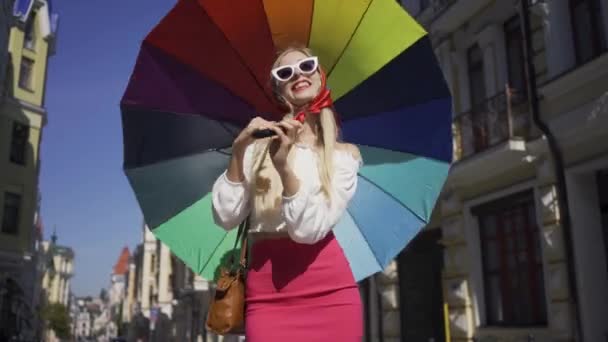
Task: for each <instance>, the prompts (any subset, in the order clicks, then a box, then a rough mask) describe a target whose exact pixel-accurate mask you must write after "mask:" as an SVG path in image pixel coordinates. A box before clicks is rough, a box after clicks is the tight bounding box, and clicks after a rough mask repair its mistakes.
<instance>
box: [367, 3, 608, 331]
mask: <svg viewBox="0 0 608 342" xmlns="http://www.w3.org/2000/svg"><path fill="white" fill-rule="evenodd" d="M532 3H533V5H531V6H529V8H527V9H526V8H525V7H527V6H524V4H522V3H521V2H518V1H497V0H445V1H443V0H441V1H428V0H427V1H423V0H410V1H408V0H405V1H402V4H403V5H404V6H405V7H406V8H407V9H408V10H409V11H410V13H411V14H412V15H414V16H415V17H416V18H417V19H418V20H419V21H420V22H421V23H422V24H423V25H424V26H425V27H426V28H427V30H428V31H429V32H430V34H431V37H432V39H433V43H434V47H435V51H436V55H437V57H438V59H439V61H440V63H441V66H442V69H443V71H444V75H445V77H446V80H447V81H448V83H449V85H450V88H451V90H452V92H453V95H454V100H453V108H454V125H453V132H454V160H455V163H454V166H453V168H452V170H451V173H450V176H449V178H448V181H447V184H446V186H445V188H444V192H443V194H442V197H441V201H440V203H439V204H438V206H437V208H436V210H435V215H434V219H433V221H432V223H431V224H429V226H428V227H427V229H426V230H424V231H423V232H422V233H421V234H420V235H419V236H418V237H417V238H416V239H415V240H414V241H412V243H411V244H410V246H408V248H407V249H406V250H405V251H404V252H403V253H402V254H401V255H400V256H399V258H397V260H396V262H395V263H394V264H393V265H392V266H391V267H389V269H388V270H387V271H386V272H385V274H383V275H381V276H379V277H376V278H375V279H374V281H371V282H367V283H366V286H369V285H370V283H371V285H376V287H377V291H371V295H368V297H370V299H371V300H370V301H368V302H369V303H371V304H370V310H376V312H383V313H384V314H383V315H381V318H380V319H379V320H374V319H373V315H372V316H371V318H372V319H370V324H368V331H369V336H368V340H370V341H374V340H378V337H379V336H380V335H382V336H383V337H384V341H400V340H401V341H430V340H433V341H444V340H449V341H537V342H538V341H590V342H594V341H605V340H606V339H607V338H608V324H606V317H608V267H607V264H608V259H607V257H608V256H607V254H608V252H607V251H608V248H607V246H608V185H607V184H608V176H607V175H608V171H607V170H608V143H606V142H607V141H608V105H607V103H608V54H606V53H605V52H606V50H607V44H606V42H607V40H606V37H608V24H607V22H608V20H607V19H608V1H606V0H546V1H532ZM526 4H527V3H526ZM527 22H529V23H530V25H529V30H528V29H525V28H528V25H526V23H527ZM528 43H529V45H528ZM528 51H530V53H529V55H530V59H528V58H527V56H528ZM528 61H530V62H531V63H529V64H528ZM528 75H531V77H528ZM364 293H366V292H365V291H364ZM375 293H379V294H381V295H380V296H376V295H375ZM375 297H377V298H375Z"/></svg>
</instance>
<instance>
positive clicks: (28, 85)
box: [18, 56, 36, 91]
mask: <svg viewBox="0 0 608 342" xmlns="http://www.w3.org/2000/svg"><path fill="white" fill-rule="evenodd" d="M26 64H27V70H29V74H28V75H29V77H28V79H27V81H25V80H24V77H23V76H24V74H23V72H24V67H25V66H26ZM35 65H36V62H35V61H34V60H33V59H31V58H28V57H25V56H23V57H21V64H20V66H19V80H18V84H19V88H21V89H24V90H27V91H33V90H34V69H35Z"/></svg>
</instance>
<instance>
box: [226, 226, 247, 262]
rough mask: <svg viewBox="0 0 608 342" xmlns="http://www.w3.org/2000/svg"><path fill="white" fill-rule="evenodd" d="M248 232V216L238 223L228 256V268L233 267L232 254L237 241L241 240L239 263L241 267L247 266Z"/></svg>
mask: <svg viewBox="0 0 608 342" xmlns="http://www.w3.org/2000/svg"><path fill="white" fill-rule="evenodd" d="M248 233H249V216H247V218H245V220H243V222H241V224H240V225H239V230H238V232H237V234H236V239H235V240H234V246H233V247H232V253H231V256H230V268H231V269H232V268H233V267H234V254H235V252H236V247H237V246H238V243H239V241H241V253H240V257H239V264H240V266H241V267H243V268H245V267H247V244H248V242H247V235H248Z"/></svg>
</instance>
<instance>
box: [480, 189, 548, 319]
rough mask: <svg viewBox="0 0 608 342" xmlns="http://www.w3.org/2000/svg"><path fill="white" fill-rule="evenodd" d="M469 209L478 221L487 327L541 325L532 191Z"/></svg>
mask: <svg viewBox="0 0 608 342" xmlns="http://www.w3.org/2000/svg"><path fill="white" fill-rule="evenodd" d="M473 211H474V214H475V216H477V218H478V220H479V230H480V232H479V233H480V234H479V235H480V241H481V252H482V268H483V282H484V291H485V302H486V317H487V318H486V321H487V325H493V326H533V325H545V324H546V322H547V312H546V302H545V292H544V291H545V288H544V279H543V266H542V259H541V249H540V239H539V230H538V227H537V225H536V214H535V207H534V195H533V193H532V192H531V191H527V192H524V193H520V194H516V195H513V196H510V197H508V198H505V199H501V200H499V201H496V202H492V203H489V204H484V205H483V206H480V207H477V208H475V209H474V210H473Z"/></svg>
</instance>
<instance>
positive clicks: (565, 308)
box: [536, 158, 574, 341]
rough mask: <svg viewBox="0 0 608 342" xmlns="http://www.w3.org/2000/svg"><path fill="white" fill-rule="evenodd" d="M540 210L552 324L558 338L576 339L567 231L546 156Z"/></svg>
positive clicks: (540, 170)
mask: <svg viewBox="0 0 608 342" xmlns="http://www.w3.org/2000/svg"><path fill="white" fill-rule="evenodd" d="M537 180H538V184H537V186H536V195H537V199H536V204H537V205H536V211H537V217H538V218H539V222H538V226H539V229H540V239H541V246H542V247H541V248H542V254H543V274H544V278H545V292H546V298H547V309H548V310H547V314H548V317H547V318H548V323H549V327H550V329H551V330H552V332H553V338H554V339H555V340H556V341H570V340H571V339H572V338H573V329H574V316H573V314H574V307H573V305H572V296H571V293H570V286H569V283H568V269H567V267H568V266H567V264H566V253H565V249H564V241H563V230H562V225H561V220H560V211H559V205H558V201H559V200H558V197H557V187H556V185H555V183H556V178H555V173H554V168H553V163H552V161H551V160H549V159H547V158H543V159H541V160H540V161H539V163H538V165H537Z"/></svg>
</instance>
